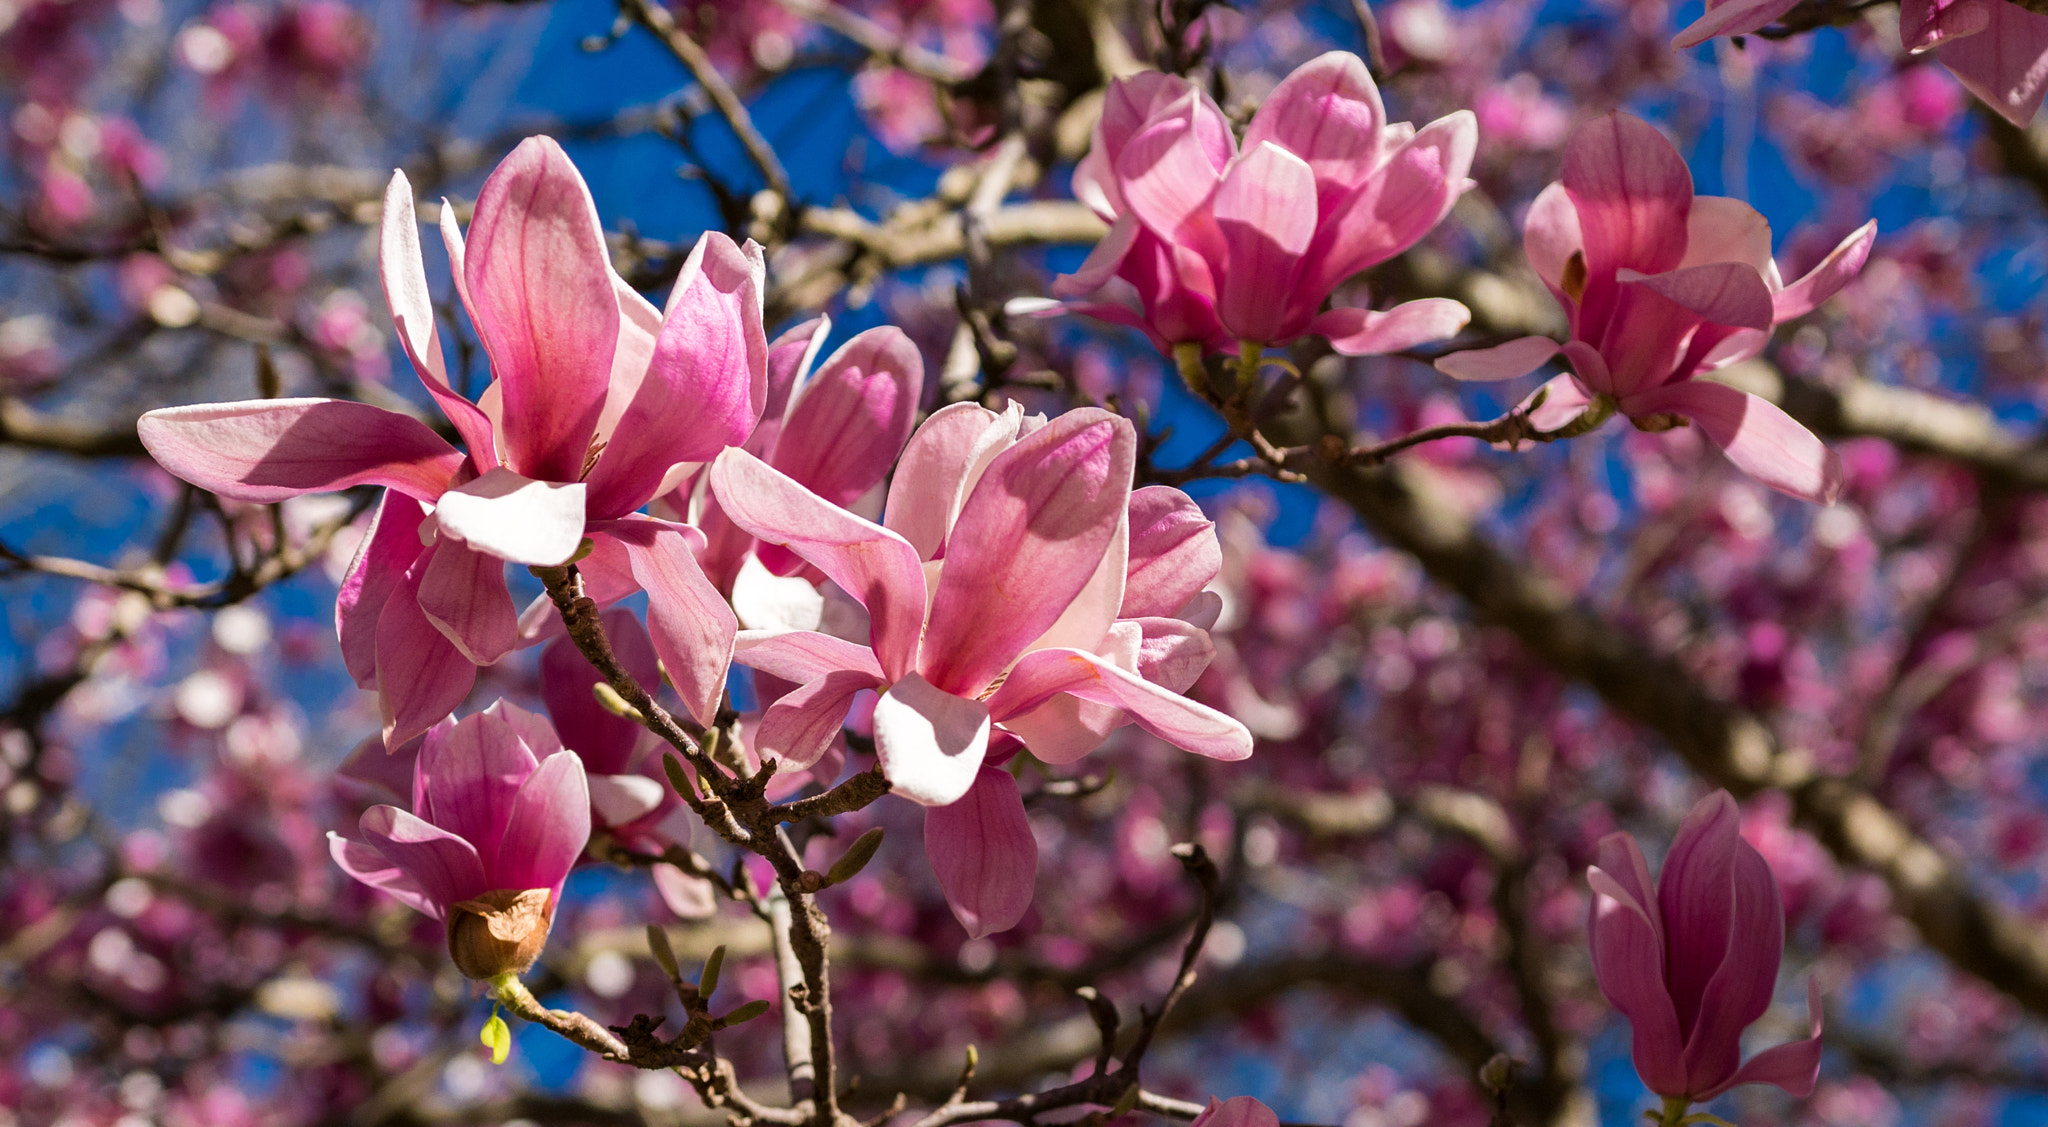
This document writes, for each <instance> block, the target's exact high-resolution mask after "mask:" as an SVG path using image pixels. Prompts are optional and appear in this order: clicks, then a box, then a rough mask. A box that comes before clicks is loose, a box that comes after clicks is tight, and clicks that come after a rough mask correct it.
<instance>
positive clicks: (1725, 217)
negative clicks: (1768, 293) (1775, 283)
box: [1678, 196, 1777, 278]
mask: <svg viewBox="0 0 2048 1127" xmlns="http://www.w3.org/2000/svg"><path fill="white" fill-rule="evenodd" d="M1710 262H1741V263H1746V264H1747V265H1748V266H1749V267H1750V268H1751V269H1753V270H1755V271H1756V272H1757V273H1758V274H1760V275H1763V276H1765V277H1771V278H1775V277H1776V276H1777V275H1776V274H1775V273H1774V272H1773V267H1772V265H1771V224H1770V221H1769V220H1767V219H1765V218H1764V217H1763V215H1762V213H1760V212H1758V211H1757V209H1755V208H1753V207H1751V206H1749V205H1748V204H1746V203H1743V202H1742V201H1741V200H1731V199H1729V198H1728V197H1726V196H1695V197H1694V198H1693V201H1692V210H1691V211H1690V212H1688V213H1687V214H1686V217H1685V258H1684V259H1683V260H1682V261H1680V262H1679V264H1678V265H1679V266H1680V267H1686V266H1705V265H1706V264H1708V263H1710Z"/></svg>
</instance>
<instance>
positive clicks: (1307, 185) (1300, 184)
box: [1211, 142, 1322, 342]
mask: <svg viewBox="0 0 2048 1127" xmlns="http://www.w3.org/2000/svg"><path fill="white" fill-rule="evenodd" d="M1315 197H1316V178H1315V173H1314V172H1312V171H1311V170H1310V169H1309V166H1308V162H1306V161H1304V160H1302V159H1301V158H1300V157H1298V156H1295V155H1294V154H1293V153H1290V152H1288V151H1287V150H1286V149H1283V148H1281V147H1280V146H1278V145H1275V144H1273V143H1271V142H1267V143H1265V144H1262V145H1259V146H1257V147H1255V148H1254V147H1247V148H1246V150H1245V153H1244V155H1243V156H1241V157H1239V158H1238V160H1237V163H1235V164H1233V165H1231V166H1230V171H1229V172H1228V173H1226V174H1225V175H1224V177H1223V183H1222V184H1221V185H1220V186H1218V187H1217V189H1216V198H1215V200H1214V202H1213V204H1212V205H1211V214H1213V215H1214V216H1215V217H1216V226H1217V229H1218V230H1219V231H1220V232H1221V233H1222V236H1223V246H1224V249H1225V254H1226V255H1227V256H1228V257H1227V262H1228V265H1227V266H1225V267H1224V268H1223V276H1222V277H1221V278H1219V279H1218V280H1217V289H1218V291H1219V292H1218V293H1217V298H1216V313H1217V315H1218V316H1220V317H1221V318H1223V325H1224V328H1226V329H1227V330H1229V331H1230V333H1231V334H1232V335H1234V336H1236V337H1238V338H1239V339H1241V340H1252V341H1259V342H1279V341H1283V340H1286V339H1288V338H1289V337H1290V336H1292V335H1293V333H1295V332H1298V331H1299V329H1298V328H1297V327H1295V326H1294V325H1293V324H1292V323H1291V322H1292V320H1293V318H1291V317H1290V314H1293V313H1294V312H1295V309H1294V304H1295V303H1294V301H1293V298H1294V284H1295V276H1296V274H1297V272H1298V271H1299V269H1300V266H1301V256H1302V255H1303V254H1304V253H1306V252H1307V251H1308V247H1309V242H1310V240H1312V239H1314V238H1315V234H1316V205H1315ZM1321 297H1322V295H1320V294H1317V295H1315V298H1316V300H1317V301H1320V300H1321Z"/></svg>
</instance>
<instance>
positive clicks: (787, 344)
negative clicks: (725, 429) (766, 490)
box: [747, 314, 832, 454]
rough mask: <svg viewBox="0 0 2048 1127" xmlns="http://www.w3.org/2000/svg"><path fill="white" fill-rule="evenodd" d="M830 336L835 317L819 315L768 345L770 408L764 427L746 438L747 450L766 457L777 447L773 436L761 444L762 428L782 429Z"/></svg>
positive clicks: (764, 413)
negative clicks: (795, 397) (793, 403)
mask: <svg viewBox="0 0 2048 1127" xmlns="http://www.w3.org/2000/svg"><path fill="white" fill-rule="evenodd" d="M831 335H832V318H830V317H827V316H824V315H823V314H820V315H819V316H816V317H813V318H811V319H810V320H808V321H805V322H804V323H803V324H801V325H798V326H796V327H795V328H793V329H790V330H788V331H786V332H784V333H783V334H782V335H781V336H779V337H776V338H775V339H774V340H772V341H770V342H768V399H767V406H765V407H763V408H762V410H761V425H760V426H757V427H755V428H754V433H753V435H752V436H751V437H749V438H748V439H747V449H748V450H751V451H753V452H754V453H756V454H764V453H766V452H767V451H769V450H773V449H774V448H775V443H774V442H773V441H772V439H773V435H772V434H771V435H769V436H767V437H768V438H769V439H770V441H768V442H767V443H766V444H765V445H764V444H762V442H761V439H762V438H763V435H762V428H763V427H772V426H779V425H780V424H781V421H782V418H783V416H785V415H787V414H789V404H790V400H791V398H792V397H794V396H795V395H796V389H797V388H798V387H799V386H801V385H802V383H803V381H804V379H805V378H806V377H807V376H808V375H809V374H810V372H811V371H812V369H814V368H815V367H817V363H818V356H819V354H821V353H823V352H824V351H825V341H826V339H827V338H829V337H830V336H831Z"/></svg>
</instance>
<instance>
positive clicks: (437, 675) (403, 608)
mask: <svg viewBox="0 0 2048 1127" xmlns="http://www.w3.org/2000/svg"><path fill="white" fill-rule="evenodd" d="M431 554H432V552H431V550H430V551H429V552H428V553H427V555H431ZM429 563H431V561H430V560H428V559H427V558H426V556H422V557H421V558H420V559H418V560H415V561H414V562H413V565H412V567H410V568H408V569H407V571H406V573H405V576H404V577H403V578H402V579H401V580H400V581H399V585H398V586H396V587H394V588H393V589H392V591H391V594H390V596H389V597H388V598H387V599H386V600H385V603H384V613H383V614H381V615H378V616H377V695H378V702H379V704H380V705H381V706H382V708H383V713H384V745H385V746H386V747H394V748H395V747H397V746H398V745H399V744H402V743H404V742H405V741H407V740H409V739H411V738H413V737H414V736H417V735H419V734H420V733H421V732H424V731H426V730H427V729H428V728H431V727H433V726H434V725H435V723H437V722H438V721H440V719H441V718H442V717H444V716H446V715H448V714H449V713H450V712H453V711H455V709H456V707H457V706H458V705H460V704H461V703H462V702H463V700H464V698H466V697H468V696H469V690H470V689H471V688H472V687H473V686H475V684H476V666H475V665H474V664H472V663H471V662H470V661H469V659H467V658H465V657H463V656H462V651H460V650H458V649H456V648H455V643H453V642H451V641H449V640H448V638H447V636H446V635H444V634H442V633H441V631H440V630H439V629H438V628H436V627H435V626H434V624H433V623H432V622H429V621H428V620H427V616H426V615H425V614H424V613H422V612H421V611H420V600H419V595H420V576H421V575H422V574H424V572H425V571H426V568H427V566H428V564H429Z"/></svg>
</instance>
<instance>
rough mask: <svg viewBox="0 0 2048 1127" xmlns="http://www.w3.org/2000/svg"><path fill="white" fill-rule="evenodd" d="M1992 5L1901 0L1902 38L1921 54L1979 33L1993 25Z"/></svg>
mask: <svg viewBox="0 0 2048 1127" xmlns="http://www.w3.org/2000/svg"><path fill="white" fill-rule="evenodd" d="M1991 8H1992V4H1991V3H1990V2H1989V0H1901V3H1900V4H1899V41H1900V43H1901V45H1903V46H1904V47H1905V48H1906V51H1907V53H1908V54H1913V55H1918V54H1920V53H1921V52H1923V51H1928V50H1932V49H1933V48H1935V47H1939V46H1941V45H1942V44H1944V43H1947V42H1949V41H1951V40H1956V39H1961V38H1963V37H1965V36H1970V35H1976V34H1978V33H1980V32H1982V31H1983V30H1984V29H1985V28H1988V27H1990V26H1991ZM2022 124H2024V123H2022Z"/></svg>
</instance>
